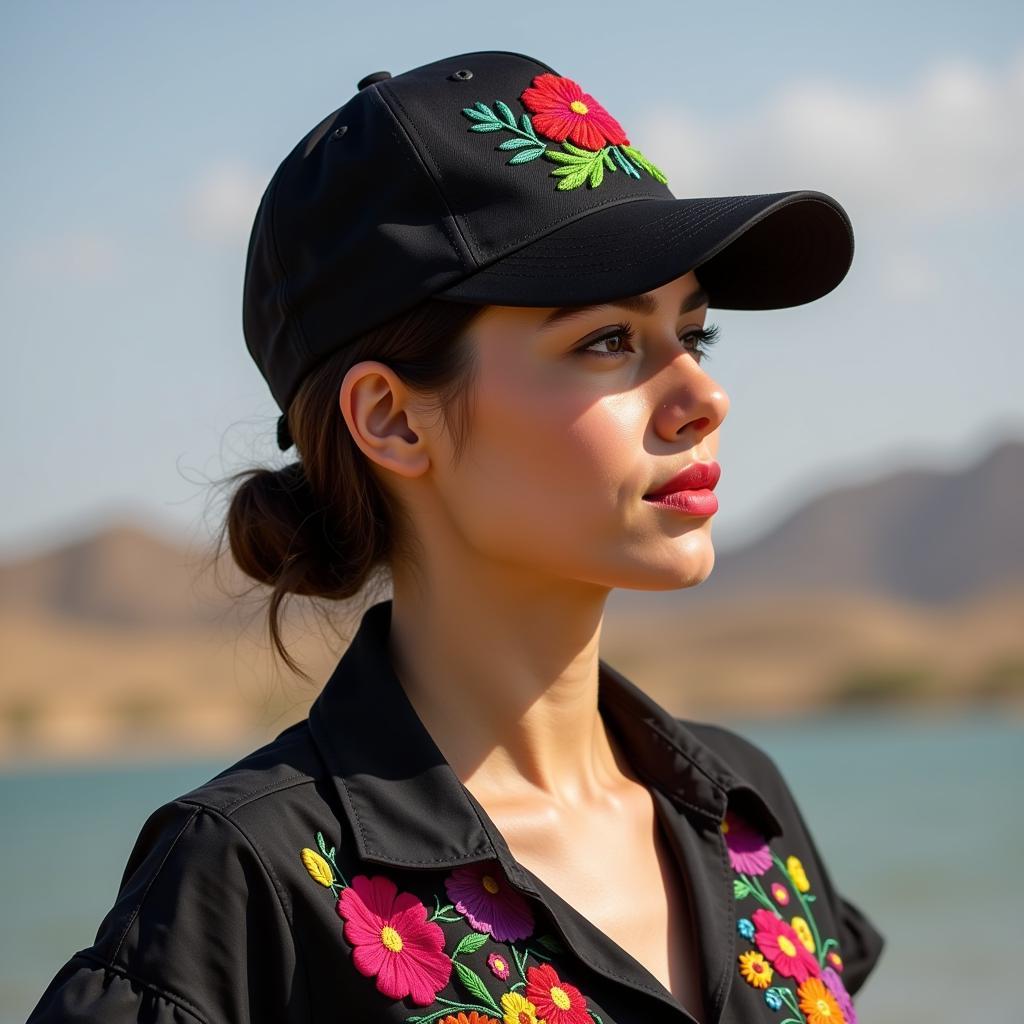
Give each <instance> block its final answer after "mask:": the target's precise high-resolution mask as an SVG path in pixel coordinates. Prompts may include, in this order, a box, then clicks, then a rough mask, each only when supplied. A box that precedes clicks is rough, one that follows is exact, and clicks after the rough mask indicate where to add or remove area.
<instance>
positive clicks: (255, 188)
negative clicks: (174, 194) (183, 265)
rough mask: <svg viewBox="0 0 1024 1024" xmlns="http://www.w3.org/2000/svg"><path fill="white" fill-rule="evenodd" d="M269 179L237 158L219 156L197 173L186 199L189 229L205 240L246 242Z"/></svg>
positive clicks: (186, 215) (186, 220) (186, 222)
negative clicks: (220, 157)
mask: <svg viewBox="0 0 1024 1024" xmlns="http://www.w3.org/2000/svg"><path fill="white" fill-rule="evenodd" d="M266 186H267V179H266V177H265V176H264V175H262V174H260V173H258V172H257V171H256V170H254V169H253V168H252V167H249V166H248V165H247V164H244V163H242V162H240V161H237V160H219V161H217V162H215V163H213V164H211V165H210V166H208V167H207V168H206V169H205V170H204V171H203V172H202V173H201V174H200V175H199V177H198V179H197V180H196V182H195V184H194V185H193V187H192V188H191V190H190V191H189V194H188V196H187V198H186V201H185V224H186V227H187V228H188V231H189V233H190V234H191V235H192V236H193V237H194V238H198V239H200V240H201V241H205V242H217V243H219V242H226V243H229V244H239V243H242V244H245V243H246V242H247V241H248V238H249V232H250V230H251V229H252V222H253V219H254V218H255V216H256V208H257V207H258V206H259V202H260V197H261V196H262V195H263V190H264V189H265V188H266Z"/></svg>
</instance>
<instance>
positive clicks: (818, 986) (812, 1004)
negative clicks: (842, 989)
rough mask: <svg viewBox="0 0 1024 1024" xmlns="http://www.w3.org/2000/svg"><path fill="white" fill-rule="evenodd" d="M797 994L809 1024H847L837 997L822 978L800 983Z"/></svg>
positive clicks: (809, 979) (808, 979)
mask: <svg viewBox="0 0 1024 1024" xmlns="http://www.w3.org/2000/svg"><path fill="white" fill-rule="evenodd" d="M796 994H797V999H798V1001H799V1003H800V1009H801V1010H802V1011H803V1012H804V1015H805V1016H806V1017H807V1024H846V1018H845V1017H844V1016H843V1011H842V1010H840V1009H839V1004H838V1003H837V1002H836V999H835V996H833V995H832V993H831V992H829V990H828V989H827V988H826V987H825V983H824V982H823V981H822V980H821V979H820V978H807V979H806V980H805V981H802V982H800V986H799V988H797V990H796Z"/></svg>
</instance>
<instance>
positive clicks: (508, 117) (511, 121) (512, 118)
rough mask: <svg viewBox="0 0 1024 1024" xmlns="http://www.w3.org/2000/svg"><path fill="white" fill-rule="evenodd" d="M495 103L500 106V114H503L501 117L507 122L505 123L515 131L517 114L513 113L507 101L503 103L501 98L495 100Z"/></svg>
mask: <svg viewBox="0 0 1024 1024" xmlns="http://www.w3.org/2000/svg"><path fill="white" fill-rule="evenodd" d="M494 105H495V106H496V107H497V108H498V114H499V115H500V116H501V119H502V120H503V121H504V122H505V124H506V125H508V127H509V128H511V129H512V130H513V131H515V129H516V115H515V114H513V113H512V111H511V110H510V109H509V105H508V104H507V103H502V101H501V100H498V101H497V102H495V104H494Z"/></svg>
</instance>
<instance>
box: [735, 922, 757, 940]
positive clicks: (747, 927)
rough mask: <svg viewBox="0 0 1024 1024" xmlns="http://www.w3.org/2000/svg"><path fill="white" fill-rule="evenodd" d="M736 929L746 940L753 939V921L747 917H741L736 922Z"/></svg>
mask: <svg viewBox="0 0 1024 1024" xmlns="http://www.w3.org/2000/svg"><path fill="white" fill-rule="evenodd" d="M736 930H737V931H738V932H739V933H740V935H742V936H743V938H745V939H746V940H747V942H753V941H754V922H753V921H751V920H750V918H749V917H741V918H740V919H739V920H738V921H737V922H736Z"/></svg>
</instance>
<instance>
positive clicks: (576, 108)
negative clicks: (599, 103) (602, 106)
mask: <svg viewBox="0 0 1024 1024" xmlns="http://www.w3.org/2000/svg"><path fill="white" fill-rule="evenodd" d="M569 109H570V110H571V111H572V112H573V113H574V114H589V113H590V108H589V107H588V106H587V105H586V103H584V102H583V101H582V100H573V101H572V103H570V104H569Z"/></svg>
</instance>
